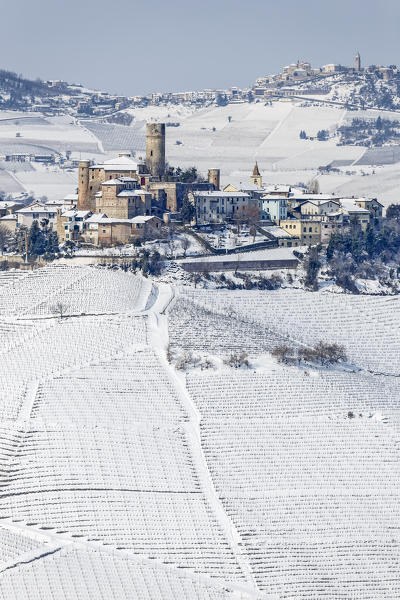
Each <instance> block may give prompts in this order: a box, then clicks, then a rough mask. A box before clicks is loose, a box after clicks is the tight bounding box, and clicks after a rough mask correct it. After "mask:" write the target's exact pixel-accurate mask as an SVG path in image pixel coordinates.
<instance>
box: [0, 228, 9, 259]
mask: <svg viewBox="0 0 400 600" xmlns="http://www.w3.org/2000/svg"><path fill="white" fill-rule="evenodd" d="M9 237H10V231H9V229H8V228H7V227H6V226H5V225H0V253H1V256H3V252H4V247H5V245H6V244H7V241H8V239H9Z"/></svg>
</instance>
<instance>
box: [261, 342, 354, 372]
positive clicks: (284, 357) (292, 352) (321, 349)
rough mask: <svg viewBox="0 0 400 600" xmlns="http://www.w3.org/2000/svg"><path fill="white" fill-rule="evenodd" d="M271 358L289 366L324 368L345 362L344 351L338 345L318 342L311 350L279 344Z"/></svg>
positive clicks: (342, 347)
mask: <svg viewBox="0 0 400 600" xmlns="http://www.w3.org/2000/svg"><path fill="white" fill-rule="evenodd" d="M272 356H273V357H274V358H275V359H276V360H277V361H278V362H281V363H284V364H287V365H290V364H296V363H301V362H304V363H308V364H319V365H322V366H324V367H329V366H330V365H334V364H337V363H339V362H345V361H347V355H346V349H345V348H344V346H341V345H340V344H327V343H326V342H322V341H321V342H318V343H317V344H316V345H315V346H314V347H311V348H304V347H302V348H296V347H294V346H289V345H288V344H280V345H279V346H276V347H275V348H274V349H273V351H272Z"/></svg>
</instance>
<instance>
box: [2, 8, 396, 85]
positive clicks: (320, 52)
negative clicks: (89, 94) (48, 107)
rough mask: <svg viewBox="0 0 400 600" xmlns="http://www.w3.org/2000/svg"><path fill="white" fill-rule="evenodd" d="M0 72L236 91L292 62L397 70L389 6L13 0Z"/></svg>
mask: <svg viewBox="0 0 400 600" xmlns="http://www.w3.org/2000/svg"><path fill="white" fill-rule="evenodd" d="M2 4H3V6H2V9H1V17H2V32H1V36H0V57H1V61H0V67H1V68H3V69H7V70H11V71H15V72H17V73H22V74H23V75H25V76H26V77H29V78H36V77H40V78H42V79H65V80H67V81H69V82H79V83H82V84H84V85H87V86H88V87H92V88H96V89H102V90H105V91H109V92H112V93H118V94H127V95H133V94H146V93H148V92H152V91H185V90H195V89H204V88H215V87H221V88H226V87H230V86H232V85H237V86H239V87H246V86H248V85H249V84H251V83H253V82H254V80H255V79H256V78H257V77H258V76H261V75H265V74H268V73H275V72H278V71H280V69H281V67H282V66H283V65H286V64H288V63H291V62H296V60H297V59H304V60H308V61H311V63H312V64H313V66H320V65H323V64H326V63H331V62H335V63H341V64H347V65H350V64H353V61H354V56H355V54H356V52H357V51H360V53H361V57H362V60H363V64H364V65H368V64H385V65H387V64H399V63H400V56H399V38H398V36H399V33H398V32H399V30H400V2H399V1H398V0H381V1H380V2H378V1H377V0H329V1H328V0H303V1H299V0H281V1H274V2H271V1H270V0H246V1H245V0H242V1H239V0H199V1H196V2H194V1H193V0H148V1H147V2H144V1H141V2H139V1H137V0H96V1H94V0H39V1H38V2H32V1H31V0H14V1H13V2H3V3H2Z"/></svg>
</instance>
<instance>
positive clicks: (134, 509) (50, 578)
mask: <svg viewBox="0 0 400 600" xmlns="http://www.w3.org/2000/svg"><path fill="white" fill-rule="evenodd" d="M399 306H400V305H399V302H398V301H397V300H396V298H395V297H394V298H390V299H387V298H384V297H368V296H363V297H350V296H343V295H340V296H336V295H333V294H319V293H315V294H312V293H308V292H304V291H300V290H278V291H275V292H252V291H249V292H242V291H241V292H227V291H220V290H218V291H217V290H214V291H211V290H210V291H207V290H195V289H189V288H188V289H172V288H171V287H170V286H168V285H166V284H156V283H152V282H151V281H150V280H147V279H143V278H141V277H137V276H134V275H132V274H130V273H123V272H121V271H113V270H106V269H102V268H95V267H89V266H83V267H78V266H69V265H65V266H61V265H57V266H49V267H46V268H44V269H40V270H37V271H34V272H29V273H22V274H18V275H14V274H13V273H5V274H4V275H0V334H1V340H2V344H1V349H0V354H1V360H2V375H1V380H2V386H1V390H0V597H1V598H3V597H4V598H6V599H7V600H27V599H28V598H29V600H64V599H66V600H75V599H77V598H79V599H80V600H81V599H82V600H92V599H93V598H96V599H99V600H114V599H116V600H117V599H118V600H128V599H129V600H131V599H132V598H140V599H144V600H180V599H183V600H186V599H187V600H194V599H196V598H197V599H199V600H200V599H201V600H202V599H205V600H234V599H241V600H248V599H251V598H253V599H273V598H274V599H284V598H293V599H300V598H304V599H306V598H307V599H315V600H317V599H320V598H327V599H340V600H342V599H347V598H348V599H350V598H351V599H359V600H364V599H371V600H372V599H374V600H376V599H378V598H381V599H383V598H385V599H388V598H389V599H393V600H394V599H395V598H398V597H399V596H400V576H399V567H400V564H399V563H400V548H399V542H400V538H399V527H400V508H399V506H400V505H399V492H398V483H399V454H398V453H399V422H400V421H399V412H398V406H399V395H400V379H399V377H398V376H399V375H400V364H399V355H400V352H399V350H400V348H399V345H400V342H399V331H398V321H399V312H400V309H399ZM339 315H340V320H339V321H340V323H341V325H340V326H338V322H339V321H338V316H339ZM334 317H336V318H334ZM319 339H326V340H328V341H330V342H331V341H338V342H345V343H346V346H347V350H348V355H349V362H350V363H352V364H353V365H354V368H351V367H348V368H346V369H345V368H337V369H335V370H327V369H325V370H324V369H308V370H307V371H306V370H304V369H301V368H299V367H297V366H296V367H295V366H291V367H286V366H282V365H279V364H277V363H274V362H273V361H272V359H265V356H270V355H269V353H270V352H271V350H272V349H273V347H274V346H275V345H276V344H279V343H281V342H282V341H285V340H290V341H291V342H293V343H295V344H297V345H299V346H301V345H303V344H310V343H313V342H314V341H318V340H319ZM167 347H169V348H171V349H172V350H173V351H178V350H179V351H184V350H193V351H196V352H198V353H199V354H202V355H205V356H206V355H213V356H221V357H223V356H226V355H227V354H228V353H229V352H231V351H232V350H235V349H244V350H246V351H247V352H248V354H249V356H250V358H251V363H250V366H251V368H250V369H246V370H242V369H234V368H230V367H226V366H216V367H215V368H213V369H209V370H207V371H201V370H200V369H191V370H189V371H187V372H186V374H182V373H178V372H177V371H176V370H175V369H174V367H173V366H172V365H171V364H169V362H168V360H167V357H168V352H167ZM262 357H264V359H262Z"/></svg>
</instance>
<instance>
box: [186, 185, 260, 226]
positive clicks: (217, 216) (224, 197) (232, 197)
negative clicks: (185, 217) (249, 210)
mask: <svg viewBox="0 0 400 600" xmlns="http://www.w3.org/2000/svg"><path fill="white" fill-rule="evenodd" d="M189 198H190V199H191V201H192V202H193V204H194V206H195V208H196V219H197V223H198V224H199V225H205V224H207V223H223V222H225V221H227V220H230V219H233V218H234V216H235V214H236V213H237V211H238V210H239V209H240V208H242V207H244V206H256V207H258V200H256V199H253V198H251V196H250V194H246V193H245V192H233V191H232V192H221V191H195V192H191V193H190V194H189Z"/></svg>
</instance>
